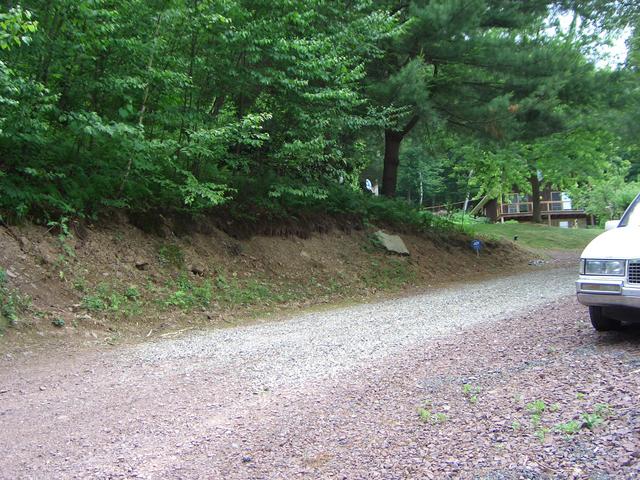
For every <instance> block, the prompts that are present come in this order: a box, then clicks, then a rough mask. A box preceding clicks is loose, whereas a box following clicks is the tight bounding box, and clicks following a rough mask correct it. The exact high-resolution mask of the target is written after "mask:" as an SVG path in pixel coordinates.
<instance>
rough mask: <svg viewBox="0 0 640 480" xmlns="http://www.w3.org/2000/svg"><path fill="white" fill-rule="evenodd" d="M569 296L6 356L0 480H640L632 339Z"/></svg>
mask: <svg viewBox="0 0 640 480" xmlns="http://www.w3.org/2000/svg"><path fill="white" fill-rule="evenodd" d="M574 278H575V270H574V269H555V270H532V271H531V272H528V273H524V274H520V275H516V276H511V277H505V278H501V279H493V280H485V281H481V282H476V283H466V284H464V285H462V284H460V285H454V286H450V287H447V288H443V289H438V290H434V291H433V292H430V293H426V294H423V295H417V296H412V297H407V298H402V299H398V300H391V301H385V302H381V303H375V304H366V305H360V306H355V307H349V308H342V309H337V310H331V311H324V312H316V313H311V314H305V315H302V316H298V317H295V318H290V319H288V320H285V321H281V322H276V323H262V324H257V325H252V326H247V327H241V328H233V329H231V328H230V329H226V330H217V331H211V332H202V333H196V334H189V335H186V336H184V337H182V338H178V339H174V340H163V341H155V342H151V343H147V344H142V345H137V346H133V347H126V348H122V347H121V348H116V349H113V350H109V351H97V352H84V353H80V354H78V353H74V354H69V355H64V354H52V355H50V356H49V357H48V358H43V357H42V356H39V355H25V356H20V357H16V356H7V357H6V358H3V359H1V360H0V426H1V430H0V449H1V451H2V452H3V455H2V456H0V478H2V479H5V478H6V479H17V478H38V479H39V478H45V479H48V478H65V479H66V478H105V479H106V478H153V479H155V478H162V479H165V478H166V479H174V478H175V479H178V478H180V479H183V478H184V479H192V478H212V479H218V478H220V479H227V478H229V479H272V478H273V479H289V478H345V479H352V478H353V479H360V478H386V479H401V478H407V479H409V478H486V479H507V478H514V479H515V478H602V479H604V478H634V477H635V476H636V475H637V474H638V473H640V470H639V469H638V468H639V467H638V464H639V460H640V459H639V458H638V452H640V433H639V432H640V415H639V414H638V409H637V408H636V405H638V404H639V401H640V398H639V397H638V393H639V392H640V375H638V374H639V373H640V354H639V348H638V345H639V343H640V340H639V338H640V335H639V334H638V332H637V331H635V330H629V331H626V332H621V333H613V334H608V335H600V334H596V333H595V332H593V331H592V330H591V328H590V326H589V325H588V321H587V320H586V316H585V311H584V308H582V307H580V306H578V305H577V304H576V303H575V300H574V299H573V297H572V292H573V283H572V282H573V279H574ZM463 385H469V386H468V387H466V390H465V387H463ZM536 400H538V401H540V402H544V406H545V408H544V409H543V412H541V413H540V415H539V417H540V418H538V419H535V418H533V417H532V415H533V414H532V412H531V408H530V407H528V404H531V403H532V402H534V401H536ZM605 404H606V408H605V407H604V405H605ZM538 405H540V403H538ZM419 408H422V409H423V410H422V418H421V417H420V416H419V415H418V409H419ZM596 411H597V412H598V415H599V416H598V418H599V419H600V421H599V422H595V423H598V425H592V426H593V429H588V428H586V427H584V426H583V425H582V423H581V424H580V426H582V427H583V428H581V429H579V431H578V432H577V433H575V434H573V435H571V436H570V437H569V436H568V435H564V434H562V435H561V434H560V433H558V432H557V428H555V427H556V426H557V425H561V424H564V423H566V422H568V421H570V420H572V419H581V418H583V417H582V415H584V414H594V412H596ZM425 412H426V413H425ZM589 418H591V420H594V421H595V420H596V419H595V417H589ZM583 423H584V422H583ZM591 423H594V422H591Z"/></svg>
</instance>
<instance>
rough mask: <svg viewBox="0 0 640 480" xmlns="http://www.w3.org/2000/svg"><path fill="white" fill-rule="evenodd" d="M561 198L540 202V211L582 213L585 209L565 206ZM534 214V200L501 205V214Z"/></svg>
mask: <svg viewBox="0 0 640 480" xmlns="http://www.w3.org/2000/svg"><path fill="white" fill-rule="evenodd" d="M565 203H566V202H563V201H561V200H558V201H551V200H544V201H541V202H540V211H541V212H542V213H552V214H553V213H562V212H577V213H582V212H584V210H582V209H577V208H564V204H565ZM527 214H529V215H532V214H533V202H517V203H503V204H501V205H500V215H527Z"/></svg>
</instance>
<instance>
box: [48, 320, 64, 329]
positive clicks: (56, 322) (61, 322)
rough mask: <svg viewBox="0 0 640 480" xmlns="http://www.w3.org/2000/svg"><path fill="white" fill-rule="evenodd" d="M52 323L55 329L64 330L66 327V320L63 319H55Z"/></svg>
mask: <svg viewBox="0 0 640 480" xmlns="http://www.w3.org/2000/svg"><path fill="white" fill-rule="evenodd" d="M51 323H52V324H53V326H54V327H58V328H62V327H64V324H65V323H64V319H62V318H54V319H53V320H52V321H51Z"/></svg>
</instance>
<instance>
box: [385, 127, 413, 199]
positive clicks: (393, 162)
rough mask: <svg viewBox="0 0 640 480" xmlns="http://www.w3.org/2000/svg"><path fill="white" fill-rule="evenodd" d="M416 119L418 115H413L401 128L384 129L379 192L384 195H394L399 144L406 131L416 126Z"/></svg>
mask: <svg viewBox="0 0 640 480" xmlns="http://www.w3.org/2000/svg"><path fill="white" fill-rule="evenodd" d="M418 120H420V117H419V116H418V115H414V116H413V117H411V120H409V123H407V124H406V125H405V127H404V128H403V129H402V130H400V131H397V130H385V131H384V169H383V170H382V192H381V193H382V195H384V196H385V197H395V196H396V186H397V184H398V167H399V166H400V144H401V143H402V139H403V138H404V137H405V136H406V135H407V133H409V132H410V131H411V129H413V127H415V126H416V124H417V123H418Z"/></svg>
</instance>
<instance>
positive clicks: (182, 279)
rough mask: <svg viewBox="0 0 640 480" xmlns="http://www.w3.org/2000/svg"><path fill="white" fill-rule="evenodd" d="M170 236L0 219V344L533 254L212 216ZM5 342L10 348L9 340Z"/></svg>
mask: <svg viewBox="0 0 640 480" xmlns="http://www.w3.org/2000/svg"><path fill="white" fill-rule="evenodd" d="M200 230H201V231H206V233H191V234H189V235H184V236H177V235H176V234H175V233H174V232H173V231H172V230H171V228H168V227H167V228H165V229H164V231H163V232H162V234H161V235H159V234H148V233H144V232H143V231H142V230H140V229H138V228H136V227H134V226H133V225H131V224H129V223H127V222H124V221H120V222H111V223H107V224H101V225H86V226H80V225H73V224H72V225H71V226H70V228H69V231H68V234H66V235H65V234H64V233H65V232H63V231H61V230H60V229H59V228H58V229H56V228H53V229H51V228H45V227H40V226H35V225H26V226H21V227H11V228H7V227H0V269H2V270H4V271H5V295H7V293H6V292H8V295H11V300H12V305H13V306H12V308H13V310H14V311H15V312H16V319H17V320H16V321H15V322H14V323H15V325H13V326H12V327H11V326H7V325H6V323H8V321H7V318H5V319H4V323H5V325H4V326H3V332H4V333H3V337H4V338H2V337H0V350H2V349H6V348H8V345H12V346H13V345H15V344H17V343H21V342H23V343H25V342H26V343H34V342H36V343H41V342H42V341H43V340H47V341H51V340H52V339H53V340H54V341H55V340H56V339H60V338H62V339H64V340H65V341H67V340H68V339H70V338H73V339H76V340H79V341H80V342H81V343H82V342H87V343H96V342H99V343H103V342H108V343H114V342H119V341H121V340H123V339H135V338H146V337H154V336H157V335H167V334H169V333H170V332H175V331H177V330H185V329H190V328H196V327H203V326H216V325H219V326H227V325H234V324H236V322H237V321H238V319H239V318H240V317H242V318H244V319H246V318H247V317H250V316H252V315H256V314H263V315H272V314H275V313H278V312H280V311H282V310H284V309H296V308H299V307H308V306H311V305H317V304H323V303H328V302H331V303H336V302H338V303H339V302H342V301H352V300H361V299H363V298H371V297H372V296H374V295H375V296H379V295H381V294H383V293H388V292H398V291H401V290H404V289H411V288H414V289H415V288H429V287H432V286H435V285H440V284H443V283H446V282H449V281H456V280H460V279H468V278H474V277H479V276H484V275H491V274H497V273H502V272H505V271H510V270H514V269H517V268H519V267H522V266H526V264H527V260H529V258H530V254H526V253H523V252H521V251H519V250H517V249H515V248H514V247H512V246H509V245H502V244H488V245H486V247H485V248H484V250H483V251H482V253H481V254H480V256H476V255H475V254H474V253H473V252H472V251H471V249H470V246H469V239H467V238H465V237H463V236H461V235H458V234H450V235H447V236H440V235H432V236H426V235H417V234H404V235H402V238H403V239H404V241H405V243H406V244H407V246H408V248H409V250H410V252H411V256H409V257H400V256H397V255H392V254H388V253H387V252H386V251H384V250H382V249H381V248H380V247H379V246H378V245H376V244H375V242H374V241H372V239H371V238H372V237H371V233H372V231H373V230H370V231H365V230H360V231H355V230H354V231H351V232H349V233H347V232H344V231H341V230H337V229H334V230H333V231H331V232H329V233H325V234H316V235H312V236H311V237H310V238H306V239H301V238H297V237H286V238H285V237H265V236H257V237H253V238H252V239H249V240H237V239H235V238H233V237H231V236H229V235H227V234H226V233H224V232H222V231H220V230H218V229H216V228H213V227H210V228H207V229H200ZM12 348H13V347H12Z"/></svg>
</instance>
